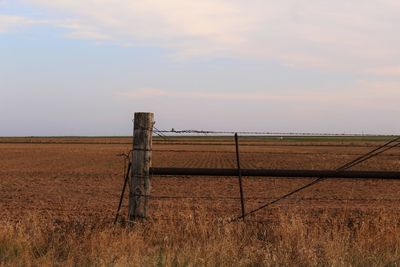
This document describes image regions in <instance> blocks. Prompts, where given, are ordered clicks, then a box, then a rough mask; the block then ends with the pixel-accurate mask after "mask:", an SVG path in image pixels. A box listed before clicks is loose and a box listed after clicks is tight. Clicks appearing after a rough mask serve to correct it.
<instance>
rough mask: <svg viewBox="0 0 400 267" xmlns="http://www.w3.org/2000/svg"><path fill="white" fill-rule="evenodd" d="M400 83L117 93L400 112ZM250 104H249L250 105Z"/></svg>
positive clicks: (135, 95) (157, 90) (146, 97)
mask: <svg viewBox="0 0 400 267" xmlns="http://www.w3.org/2000/svg"><path fill="white" fill-rule="evenodd" d="M399 88H400V82H372V83H371V82H358V83H356V84H355V85H353V87H351V88H337V90H329V91H324V92H321V91H319V92H316V91H315V90H302V91H301V92H299V93H298V94H293V93H292V94H289V93H287V94H284V93H279V92H276V91H265V92H263V91H258V92H254V91H252V92H243V93H240V92H229V91H227V92H222V91H221V92H215V91H214V92H210V91H206V90H201V91H176V90H168V89H159V88H139V89H134V90H127V91H119V92H116V93H114V95H115V96H117V97H120V98H129V99H135V100H140V99H142V100H146V99H147V100H151V99H153V100H154V99H158V100H159V99H173V100H174V102H177V103H179V101H184V100H187V101H196V100H201V99H203V100H208V101H215V102H218V103H220V104H224V103H226V102H242V103H244V102H250V103H257V102H260V103H262V102H265V103H272V102H273V103H274V104H277V103H280V104H282V105H284V106H289V105H293V104H301V105H302V107H304V108H307V106H308V105H309V104H312V106H313V108H315V107H318V108H327V107H330V108H335V107H336V108H342V107H344V106H347V107H351V108H362V109H371V110H375V109H379V110H396V111H400V107H399V106H398V103H397V102H398V99H400V90H399ZM248 104H249V103H246V105H248Z"/></svg>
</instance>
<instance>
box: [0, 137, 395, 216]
mask: <svg viewBox="0 0 400 267" xmlns="http://www.w3.org/2000/svg"><path fill="white" fill-rule="evenodd" d="M382 143H383V141H380V140H372V141H365V140H346V141H343V140H328V141H323V140H322V141H319V140H318V141H287V140H272V141H271V140H258V139H254V140H251V139H245V140H243V141H241V147H240V150H241V160H242V167H243V168H277V169H278V168H282V169H285V168H286V169H335V168H337V167H338V166H340V165H342V164H344V163H346V162H347V161H350V160H352V159H354V158H355V157H357V156H358V155H361V154H363V153H365V152H368V151H369V150H371V149H373V148H374V147H376V146H378V145H379V144H382ZM130 148H131V145H130V140H129V138H1V139H0V207H1V209H0V218H3V219H7V220H11V221H14V220H20V219H22V218H24V217H26V216H29V214H30V213H32V212H34V213H35V214H40V215H41V216H43V217H44V218H48V219H49V220H51V221H60V222H70V221H82V222H83V221H112V220H113V218H114V216H115V211H116V208H117V205H118V200H119V195H120V192H121V188H122V184H123V172H124V161H123V158H121V157H118V156H117V154H120V153H126V152H127V151H129V150H130ZM235 160H236V159H235V154H234V144H233V142H232V141H231V140H229V139H226V138H224V139H209V138H208V139H190V138H188V139H174V140H172V141H161V140H157V141H155V142H154V152H153V166H157V167H205V168H206V167H209V168H211V167H214V168H234V167H235V166H236V161H235ZM354 169H358V170H391V171H400V149H398V148H397V149H393V150H391V151H388V152H386V153H385V154H383V155H381V156H379V157H376V158H373V159H371V160H369V161H368V162H366V163H363V164H361V165H359V166H357V167H356V168H354ZM399 178H400V177H399ZM244 179H245V181H244V192H245V197H246V209H247V210H251V209H253V208H256V207H258V206H260V205H262V204H264V203H266V202H269V201H271V200H273V199H275V198H277V197H279V196H281V195H283V194H285V193H288V192H290V191H291V190H293V189H295V188H297V187H300V186H302V185H304V184H306V183H307V182H309V181H311V179H282V178H280V179H274V178H266V177H260V178H249V177H245V178H244ZM152 195H153V197H154V198H153V199H151V206H150V216H151V217H152V218H154V219H168V218H170V217H171V216H176V215H179V214H188V211H191V210H193V214H192V215H193V216H196V213H198V212H202V213H204V214H206V215H207V214H209V215H210V216H211V215H212V216H215V215H217V216H221V218H226V217H235V216H237V215H239V212H240V202H239V189H238V181H237V178H235V177H232V178H222V177H152ZM169 197H173V198H172V199H170V198H169ZM399 202H400V180H399V181H394V180H392V181H384V180H351V179H347V180H332V179H328V180H326V181H323V182H321V183H319V184H317V185H315V186H313V187H311V188H309V189H307V190H305V191H304V192H301V193H299V194H296V195H294V196H292V197H291V198H289V199H287V200H284V201H282V202H281V203H279V204H277V205H275V206H273V207H271V208H268V209H264V210H262V211H260V212H258V213H257V214H256V215H255V216H254V218H253V219H254V220H259V221H264V220H270V219H273V218H274V216H276V215H277V213H279V211H280V210H282V209H284V210H288V209H294V210H305V211H307V212H308V213H310V214H315V216H318V214H320V213H322V212H323V213H326V211H331V212H332V213H335V212H337V211H343V210H345V211H348V212H349V213H350V212H351V213H357V212H361V213H368V212H380V211H382V210H384V211H389V212H393V213H396V214H397V213H398V214H400V205H399ZM126 206H127V196H126V197H125V202H124V208H123V210H122V213H123V214H124V212H126ZM189 214H190V212H189ZM204 214H203V215H204Z"/></svg>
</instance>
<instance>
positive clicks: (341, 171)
mask: <svg viewBox="0 0 400 267" xmlns="http://www.w3.org/2000/svg"><path fill="white" fill-rule="evenodd" d="M149 115H151V116H152V114H150V113H149ZM135 116H136V114H135ZM135 123H136V121H135ZM138 130H146V131H147V129H138ZM152 132H153V134H155V135H157V136H158V137H159V138H161V139H162V140H163V141H166V142H165V143H164V144H170V145H171V144H176V145H183V144H184V145H191V144H192V143H189V144H188V143H182V142H180V143H178V142H175V143H174V142H171V140H170V138H171V137H175V135H186V134H190V135H231V134H232V135H233V134H235V136H236V137H237V134H241V135H263V136H268V137H271V136H283V137H375V136H377V135H366V134H351V135H350V134H326V133H317V134H315V133H274V132H243V131H242V132H231V131H205V130H174V129H172V130H159V129H157V128H155V127H154V125H153V129H152ZM168 134H172V136H171V135H168ZM379 136H380V137H385V138H389V137H393V136H389V135H379ZM225 137H228V136H224V138H225ZM376 141H385V140H376ZM146 142H147V141H146ZM135 143H136V141H135ZM236 144H237V143H236ZM200 145H205V143H204V142H202V143H201V144H200ZM210 145H224V146H228V145H233V143H232V144H231V143H210ZM244 145H252V146H260V144H253V143H252V144H244ZM244 145H243V146H244ZM399 145H400V137H398V136H396V138H394V139H391V140H390V141H388V142H386V143H384V144H383V145H380V146H379V147H377V148H375V149H372V150H371V151H369V152H367V153H365V154H361V155H360V154H355V155H357V156H358V157H356V158H355V159H354V160H351V161H349V162H347V163H346V164H343V165H341V166H340V167H338V168H336V169H335V170H285V169H275V170H270V169H241V168H240V163H239V157H237V163H238V168H237V169H209V168H208V169H207V168H202V169H199V168H160V167H151V166H150V168H149V174H150V175H157V176H165V175H168V176H170V175H173V176H193V175H200V176H238V175H239V178H240V176H241V175H243V176H269V177H288V178H290V177H292V178H299V177H302V178H309V177H317V178H316V179H314V180H312V181H311V182H309V183H306V184H304V185H303V186H301V187H299V188H296V189H294V190H292V191H290V192H288V193H286V194H284V195H282V196H280V197H278V198H253V199H257V200H271V199H272V200H271V201H269V202H267V203H265V204H263V205H261V206H259V207H257V208H255V209H253V210H251V211H248V212H244V204H243V203H244V202H243V200H244V198H243V192H242V191H241V197H240V198H232V197H208V196H202V197H195V196H157V195H155V196H153V195H150V194H148V195H142V194H137V193H136V192H131V193H130V198H134V199H139V198H142V199H144V201H145V202H146V203H147V199H172V200H177V199H193V200H194V199H203V200H229V201H230V200H238V199H240V200H242V214H241V215H240V216H237V217H234V218H233V219H231V220H230V222H234V221H237V220H239V219H244V218H245V217H248V216H250V215H252V214H255V213H256V212H258V211H260V210H262V209H265V208H267V207H269V206H271V205H274V204H276V203H278V202H280V201H282V200H284V199H288V198H289V197H291V196H293V195H295V194H297V193H299V192H301V191H304V190H306V189H307V188H309V187H312V186H314V185H317V184H319V183H321V182H322V181H324V180H326V179H329V178H360V179H373V178H380V179H400V172H387V171H351V170H349V169H350V168H352V167H354V166H356V165H359V164H361V163H362V162H365V161H367V160H369V159H371V158H374V157H377V156H379V155H381V154H382V153H384V152H386V151H388V150H391V149H394V148H397V147H399ZM312 146H313V145H312ZM152 151H158V152H187V153H189V152H201V153H232V154H233V153H235V152H234V151H232V152H231V151H209V150H204V151H195V150H173V149H171V150H168V149H159V150H152ZM238 151H239V148H238V146H236V152H237V156H239V154H238ZM249 153H254V152H249ZM259 153H260V154H261V153H263V154H264V153H265V154H266V153H268V152H259ZM302 154H305V153H302ZM150 162H151V160H150ZM146 175H147V174H146ZM128 176H129V170H128V172H126V177H128ZM126 179H127V178H126ZM239 181H241V180H240V179H239ZM125 184H126V180H125ZM240 189H241V190H242V187H240ZM121 199H122V196H121ZM250 199H252V198H246V200H250ZM297 199H298V198H294V199H293V200H297ZM299 200H301V198H300V199H299ZM117 217H118V213H117ZM117 217H116V219H117Z"/></svg>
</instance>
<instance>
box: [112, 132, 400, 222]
mask: <svg viewBox="0 0 400 267" xmlns="http://www.w3.org/2000/svg"><path fill="white" fill-rule="evenodd" d="M153 134H155V135H156V136H157V137H158V138H160V139H161V140H162V141H163V142H161V144H168V145H199V146H205V145H213V146H214V145H218V146H222V145H223V146H233V145H234V142H224V143H221V142H220V143H216V142H199V141H197V142H195V141H193V142H189V143H184V142H174V141H172V140H173V138H175V137H176V136H179V135H183V136H186V135H190V136H196V137H202V136H208V135H212V136H224V137H229V136H231V135H232V138H233V135H235V134H240V135H245V136H265V137H276V136H278V137H280V139H279V140H282V138H285V137H307V138H316V137H318V138H324V137H338V139H339V138H354V137H357V138H360V137H362V138H370V139H372V140H374V141H377V142H383V141H385V140H387V139H388V138H390V140H389V141H387V142H384V143H383V144H380V145H378V146H376V144H375V143H374V144H362V145H360V144H327V145H328V146H333V147H334V146H343V147H347V148H349V147H358V146H359V147H367V148H370V147H375V148H373V149H371V150H370V151H368V152H366V153H361V152H360V153H355V152H351V151H350V152H344V153H342V154H339V155H346V156H355V158H354V159H352V160H350V161H348V162H346V163H345V164H342V165H340V166H338V167H337V168H335V169H334V172H337V173H339V175H340V174H341V173H344V172H345V171H347V170H349V169H351V168H353V167H355V166H357V165H360V164H361V163H363V162H366V161H368V160H370V159H372V158H375V157H378V156H382V155H383V154H384V153H385V152H387V151H389V150H393V149H395V148H398V147H400V137H398V136H395V135H372V134H337V133H335V134H332V133H298V132H296V133H284V132H264V131H261V132H257V131H248V132H243V131H241V132H240V131H239V132H236V131H208V130H175V129H171V130H159V129H157V128H156V127H154V128H153ZM224 141H225V139H224ZM263 145H268V144H260V143H254V144H253V143H252V144H248V143H247V144H243V145H241V146H252V147H262V146H263ZM269 145H272V144H269ZM273 145H276V146H282V144H273ZM288 145H297V146H300V147H301V146H313V145H312V144H311V145H310V144H303V145H301V144H288ZM318 145H321V144H314V146H318ZM153 152H157V153H214V154H237V155H239V154H238V153H239V151H238V148H236V150H234V149H232V150H210V149H207V150H204V149H203V150H195V149H154V150H153ZM130 154H131V153H127V154H124V155H123V156H124V157H125V163H124V173H125V174H126V175H125V185H126V183H127V180H128V178H129V167H128V168H127V164H128V163H127V162H129V164H131V163H130V158H129V155H130ZM240 154H257V155H259V156H260V157H261V156H266V155H268V154H284V155H289V154H297V155H307V154H309V152H297V153H293V152H271V151H243V152H240ZM317 154H324V152H320V153H317ZM385 156H392V157H398V156H399V154H395V153H392V154H385ZM237 161H238V162H237V163H238V168H239V172H240V162H239V158H238V159H237ZM129 164H128V165H129ZM153 175H155V176H159V177H170V175H157V174H154V173H153ZM180 175H183V176H185V175H186V176H190V173H188V174H185V173H184V171H183V173H182V174H180ZM216 175H217V176H218V174H216ZM175 176H176V175H175ZM398 178H399V179H400V172H399V177H398ZM327 179H332V178H328V177H317V178H314V179H312V181H310V182H307V183H305V184H303V185H301V186H299V187H297V188H295V189H292V190H290V191H289V192H288V193H285V194H282V195H280V196H277V197H261V196H246V197H244V198H243V196H241V197H227V196H192V195H190V196H187V195H148V196H142V197H146V198H149V199H154V200H161V201H162V200H174V201H179V200H183V201H185V200H202V201H211V202H216V201H217V202H220V201H222V202H224V201H229V202H232V201H238V200H241V201H242V205H243V201H244V200H246V201H256V200H257V201H266V202H265V203H263V204H262V205H259V206H258V207H256V208H252V209H251V210H249V211H247V212H245V211H244V208H243V207H242V214H241V215H240V216H234V217H232V218H231V219H230V220H229V222H235V221H238V220H241V219H243V220H244V219H245V218H246V219H247V217H251V216H252V215H254V214H256V213H258V212H259V211H261V210H265V209H267V208H268V207H270V206H273V205H277V204H279V203H281V202H282V201H283V200H285V199H289V198H290V199H291V200H292V201H321V200H324V201H330V200H331V201H346V202H348V201H397V200H398V199H397V198H390V199H381V198H352V197H348V198H331V199H327V198H318V197H301V198H296V197H293V196H295V195H297V194H299V193H300V192H303V191H305V190H307V189H308V188H310V187H313V186H315V185H317V184H320V183H321V182H323V181H325V180H327ZM241 190H242V188H241ZM122 196H123V194H122V195H121V200H120V205H121V202H122ZM118 210H119V209H118ZM117 217H118V212H117ZM117 217H116V220H117Z"/></svg>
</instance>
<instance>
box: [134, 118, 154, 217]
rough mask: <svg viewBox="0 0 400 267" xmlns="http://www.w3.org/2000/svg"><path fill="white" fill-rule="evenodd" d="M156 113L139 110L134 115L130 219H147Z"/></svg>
mask: <svg viewBox="0 0 400 267" xmlns="http://www.w3.org/2000/svg"><path fill="white" fill-rule="evenodd" d="M153 124H154V114H153V113H144V112H138V113H135V117H134V133H133V151H132V153H133V155H132V167H131V170H132V171H131V180H130V185H129V186H130V193H129V213H128V220H129V221H137V220H142V219H146V216H147V207H148V202H149V196H150V190H151V185H150V166H151V149H152V134H153Z"/></svg>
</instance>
